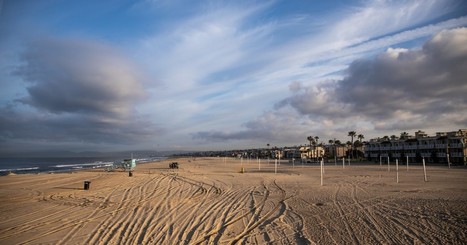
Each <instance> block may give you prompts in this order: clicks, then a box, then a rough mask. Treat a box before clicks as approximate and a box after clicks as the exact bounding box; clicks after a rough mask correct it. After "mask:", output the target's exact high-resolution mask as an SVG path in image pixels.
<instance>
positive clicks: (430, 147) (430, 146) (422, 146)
mask: <svg viewBox="0 0 467 245" xmlns="http://www.w3.org/2000/svg"><path fill="white" fill-rule="evenodd" d="M434 148H435V145H434V144H427V145H418V149H434Z"/></svg>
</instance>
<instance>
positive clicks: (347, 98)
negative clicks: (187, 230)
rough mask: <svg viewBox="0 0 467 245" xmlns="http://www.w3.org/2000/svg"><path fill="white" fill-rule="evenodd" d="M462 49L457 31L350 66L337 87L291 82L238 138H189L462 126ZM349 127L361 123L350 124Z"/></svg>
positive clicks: (466, 105) (463, 33) (464, 39)
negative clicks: (281, 96)
mask: <svg viewBox="0 0 467 245" xmlns="http://www.w3.org/2000/svg"><path fill="white" fill-rule="evenodd" d="M466 43H467V28H457V29H452V30H445V31H441V32H439V33H438V34H436V35H435V36H434V37H432V38H431V39H430V40H429V41H427V42H426V43H425V44H424V45H423V47H422V48H421V49H414V50H407V49H394V48H389V49H388V50H387V51H386V52H384V53H380V54H378V55H376V56H374V57H373V58H369V59H358V60H355V61H354V62H352V63H351V64H350V66H349V67H348V69H347V70H346V71H345V73H346V75H345V77H344V78H343V79H342V80H334V81H324V82H322V83H320V84H318V85H316V86H304V85H303V84H302V83H301V82H298V81H297V82H293V83H291V85H290V86H289V88H290V92H291V96H289V97H287V98H285V99H283V100H281V101H280V102H278V103H277V104H276V106H275V108H276V109H275V111H272V112H268V113H265V114H264V115H263V116H261V117H258V118H257V119H255V120H252V121H250V122H248V123H245V124H244V126H245V127H246V130H245V131H244V132H242V133H230V134H221V133H219V132H217V133H208V132H200V133H198V134H196V135H195V138H203V139H206V140H211V139H216V138H222V139H238V138H239V137H241V136H243V137H244V138H247V137H249V136H251V135H256V134H257V132H261V129H267V130H265V131H267V132H270V131H271V130H269V128H270V127H274V128H275V131H278V132H282V133H281V134H278V135H277V137H286V135H287V134H289V133H290V134H292V135H298V134H297V132H296V131H297V130H296V129H302V130H304V131H302V136H301V137H302V138H303V134H305V133H306V132H309V131H314V132H315V133H318V134H321V135H327V136H329V137H332V132H333V131H339V130H341V133H342V131H343V130H342V129H347V128H348V129H351V128H352V127H359V128H372V129H376V130H379V131H390V130H393V131H394V130H402V131H406V130H411V129H414V130H415V129H419V127H420V125H424V127H433V128H436V127H441V126H444V127H446V126H450V127H451V128H454V129H455V128H462V127H465V125H467V97H466V96H465V95H466V94H467V82H466V77H467V69H465V68H466V67H467V46H466V45H465V44H466ZM289 109H292V110H294V111H295V112H296V113H297V114H296V120H294V121H281V120H277V119H270V118H269V117H270V115H272V114H274V115H276V118H277V117H279V118H286V117H290V114H291V112H289ZM284 112H287V113H284ZM281 115H282V116H281ZM355 121H362V122H363V123H361V125H355V123H354V122H355ZM260 125H261V126H260ZM273 125H275V126H273ZM318 125H319V126H318ZM304 126H306V127H304ZM305 128H307V129H305ZM318 128H321V130H318ZM344 132H345V131H344ZM229 136H231V137H229ZM289 138H290V136H289Z"/></svg>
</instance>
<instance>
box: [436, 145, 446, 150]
mask: <svg viewBox="0 0 467 245" xmlns="http://www.w3.org/2000/svg"><path fill="white" fill-rule="evenodd" d="M435 147H436V149H444V148H446V147H447V145H446V144H436V145H435Z"/></svg>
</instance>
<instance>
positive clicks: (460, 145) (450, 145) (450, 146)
mask: <svg viewBox="0 0 467 245" xmlns="http://www.w3.org/2000/svg"><path fill="white" fill-rule="evenodd" d="M462 147H463V146H462V144H460V143H453V144H449V148H462Z"/></svg>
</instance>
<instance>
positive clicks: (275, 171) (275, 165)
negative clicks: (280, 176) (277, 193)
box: [274, 159, 277, 174]
mask: <svg viewBox="0 0 467 245" xmlns="http://www.w3.org/2000/svg"><path fill="white" fill-rule="evenodd" d="M275 160H276V161H275V163H274V173H275V174H277V159H275Z"/></svg>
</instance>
